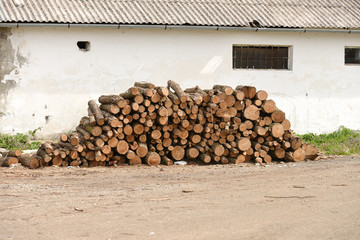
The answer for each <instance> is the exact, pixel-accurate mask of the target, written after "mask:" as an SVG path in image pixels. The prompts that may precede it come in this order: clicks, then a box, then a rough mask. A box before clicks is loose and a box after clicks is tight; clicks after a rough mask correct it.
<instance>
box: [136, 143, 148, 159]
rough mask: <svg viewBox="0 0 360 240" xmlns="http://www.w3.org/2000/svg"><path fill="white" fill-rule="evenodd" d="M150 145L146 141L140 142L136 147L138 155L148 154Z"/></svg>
mask: <svg viewBox="0 0 360 240" xmlns="http://www.w3.org/2000/svg"><path fill="white" fill-rule="evenodd" d="M148 152H149V151H148V147H147V145H146V144H145V143H139V146H138V148H137V149H136V155H138V156H139V157H145V156H146V155H147V154H148Z"/></svg>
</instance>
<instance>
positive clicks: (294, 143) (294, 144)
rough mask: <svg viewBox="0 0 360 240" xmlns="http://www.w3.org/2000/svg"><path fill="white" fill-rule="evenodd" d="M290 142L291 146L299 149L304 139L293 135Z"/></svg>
mask: <svg viewBox="0 0 360 240" xmlns="http://www.w3.org/2000/svg"><path fill="white" fill-rule="evenodd" d="M290 144H291V148H292V149H293V150H296V149H298V148H300V147H301V145H302V139H301V138H299V137H292V138H291V139H290Z"/></svg>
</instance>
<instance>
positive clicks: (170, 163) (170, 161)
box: [161, 156, 174, 166]
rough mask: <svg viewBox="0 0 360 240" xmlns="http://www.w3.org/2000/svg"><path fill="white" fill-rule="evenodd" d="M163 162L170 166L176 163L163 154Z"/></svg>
mask: <svg viewBox="0 0 360 240" xmlns="http://www.w3.org/2000/svg"><path fill="white" fill-rule="evenodd" d="M161 163H162V164H164V165H167V166H170V165H173V164H174V162H173V161H172V160H171V159H170V158H168V157H166V156H161Z"/></svg>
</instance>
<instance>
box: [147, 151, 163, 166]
mask: <svg viewBox="0 0 360 240" xmlns="http://www.w3.org/2000/svg"><path fill="white" fill-rule="evenodd" d="M145 162H146V164H148V165H149V166H157V165H159V164H160V162H161V157H160V155H159V154H158V153H156V152H149V153H148V154H147V155H146V157H145Z"/></svg>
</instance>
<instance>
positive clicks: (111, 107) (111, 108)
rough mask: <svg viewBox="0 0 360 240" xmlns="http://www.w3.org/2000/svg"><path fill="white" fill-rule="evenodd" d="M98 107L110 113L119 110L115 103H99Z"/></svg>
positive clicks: (115, 112) (116, 112)
mask: <svg viewBox="0 0 360 240" xmlns="http://www.w3.org/2000/svg"><path fill="white" fill-rule="evenodd" d="M130 108H131V107H130ZM100 109H102V110H104V111H106V112H109V113H112V114H118V113H119V112H120V108H119V106H118V105H115V104H101V105H100Z"/></svg>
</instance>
